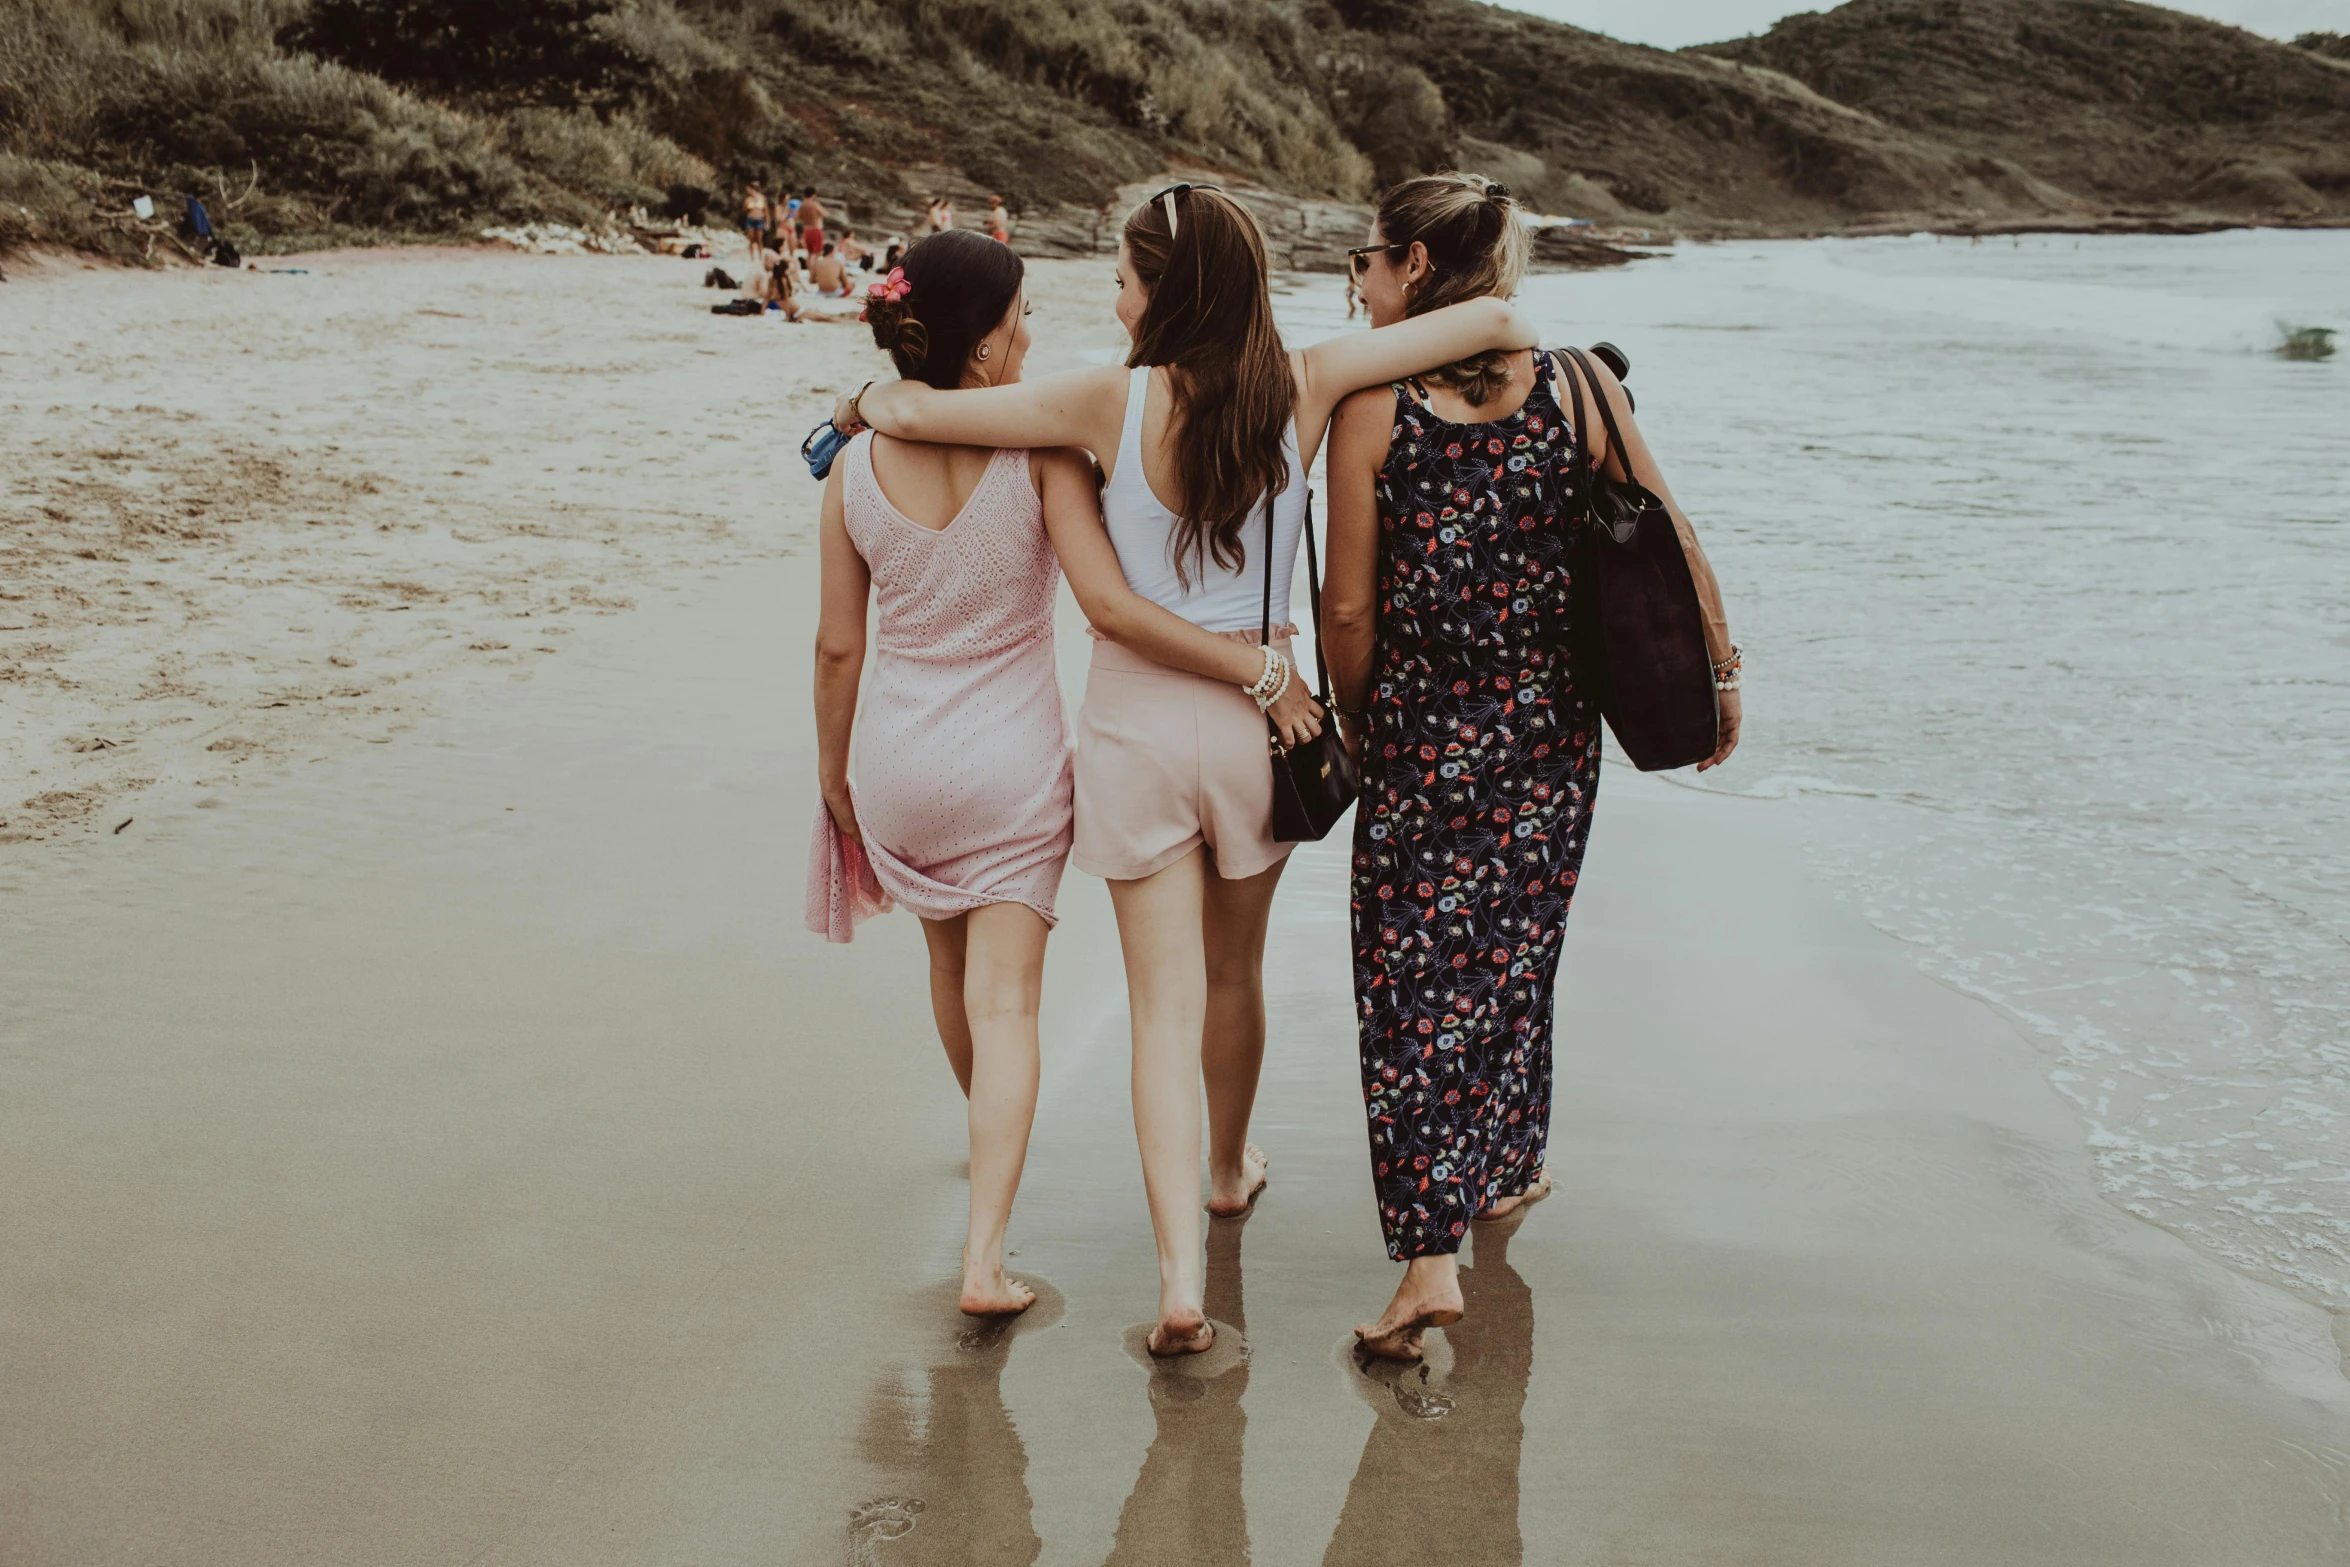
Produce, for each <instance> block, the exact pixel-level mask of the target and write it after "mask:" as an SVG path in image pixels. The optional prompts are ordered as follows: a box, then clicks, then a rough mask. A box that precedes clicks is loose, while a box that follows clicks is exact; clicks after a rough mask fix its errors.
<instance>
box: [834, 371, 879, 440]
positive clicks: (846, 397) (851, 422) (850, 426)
mask: <svg viewBox="0 0 2350 1567" xmlns="http://www.w3.org/2000/svg"><path fill="white" fill-rule="evenodd" d="M872 384H873V383H872V382H870V381H868V382H866V383H865V385H864V386H860V387H858V388H857V389H856V390H855V391H853V392H843V393H842V394H841V398H840V401H839V402H837V403H835V404H833V405H832V427H833V428H834V429H835V430H838V431H839V432H840V433H841V434H843V435H855V434H856V433H857V432H858V431H859V430H862V429H863V428H865V421H864V420H863V419H860V418H858V417H857V399H858V398H860V397H862V396H864V395H865V390H866V387H870V386H871V385H872Z"/></svg>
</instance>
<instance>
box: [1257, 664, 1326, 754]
mask: <svg viewBox="0 0 2350 1567" xmlns="http://www.w3.org/2000/svg"><path fill="white" fill-rule="evenodd" d="M1265 716H1266V717H1267V718H1270V719H1271V720H1273V727H1274V728H1276V729H1278V730H1280V731H1281V743H1282V744H1283V745H1285V746H1300V745H1304V744H1305V743H1306V742H1307V741H1308V740H1311V739H1313V738H1314V737H1315V736H1316V735H1318V734H1320V733H1321V732H1322V704H1321V703H1319V702H1317V701H1315V700H1314V698H1313V695H1312V693H1311V692H1309V691H1307V690H1306V682H1305V677H1304V676H1302V675H1300V674H1298V673H1297V672H1296V671H1295V670H1291V671H1290V675H1289V689H1288V690H1286V691H1284V692H1282V693H1281V697H1280V699H1279V700H1278V701H1276V702H1275V703H1274V704H1273V705H1272V706H1271V707H1269V708H1267V709H1265Z"/></svg>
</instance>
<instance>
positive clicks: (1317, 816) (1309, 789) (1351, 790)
mask: <svg viewBox="0 0 2350 1567" xmlns="http://www.w3.org/2000/svg"><path fill="white" fill-rule="evenodd" d="M1305 536H1306V593H1307V597H1308V599H1309V601H1310V602H1311V603H1312V605H1313V612H1314V675H1315V678H1316V680H1317V682H1318V685H1317V688H1316V690H1315V693H1314V694H1315V697H1316V699H1317V700H1319V701H1320V702H1321V704H1322V714H1323V718H1322V732H1321V733H1320V734H1319V735H1317V736H1315V737H1314V738H1313V739H1311V740H1308V741H1307V742H1306V743H1305V744H1303V745H1296V746H1285V745H1283V744H1282V743H1281V731H1280V729H1279V728H1278V727H1277V726H1276V725H1275V724H1274V722H1273V720H1272V718H1271V716H1270V715H1268V716H1267V717H1266V719H1265V728H1266V730H1267V731H1268V732H1269V733H1270V735H1271V737H1272V739H1271V744H1272V749H1273V841H1274V842H1276V843H1312V842H1318V841H1320V840H1321V839H1323V838H1327V837H1328V836H1330V829H1331V828H1333V827H1335V826H1337V825H1338V819H1339V818H1340V817H1341V816H1344V815H1345V814H1346V808H1347V807H1348V806H1350V805H1352V804H1354V803H1355V795H1356V794H1357V793H1359V792H1360V791H1361V789H1362V779H1361V777H1360V776H1359V775H1358V774H1357V773H1356V771H1355V763H1354V758H1353V757H1351V756H1349V755H1347V754H1346V743H1345V741H1343V740H1341V739H1340V738H1339V735H1338V722H1337V719H1336V717H1335V716H1334V715H1335V714H1336V712H1337V709H1336V708H1334V707H1332V706H1331V705H1330V664H1329V661H1328V660H1327V659H1325V658H1324V657H1323V656H1322V562H1321V560H1320V558H1319V557H1318V556H1317V555H1316V554H1315V552H1314V492H1313V491H1311V490H1308V491H1306V521H1305ZM1260 634H1261V635H1262V637H1263V639H1264V645H1266V646H1268V647H1270V646H1271V645H1272V642H1273V498H1272V497H1271V496H1267V497H1266V498H1265V614H1264V626H1263V629H1262V631H1261V633H1260ZM1301 673H1302V672H1301V671H1299V670H1296V669H1292V670H1291V671H1290V673H1289V678H1290V679H1292V680H1296V679H1298V678H1300V676H1301Z"/></svg>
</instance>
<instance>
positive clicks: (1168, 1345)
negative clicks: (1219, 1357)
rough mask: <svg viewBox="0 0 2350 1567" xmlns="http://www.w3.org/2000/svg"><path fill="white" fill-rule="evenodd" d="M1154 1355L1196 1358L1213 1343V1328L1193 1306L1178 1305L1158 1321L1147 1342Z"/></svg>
mask: <svg viewBox="0 0 2350 1567" xmlns="http://www.w3.org/2000/svg"><path fill="white" fill-rule="evenodd" d="M1147 1342H1148V1345H1149V1348H1150V1352H1151V1353H1152V1354H1154V1355H1161V1356H1172V1355H1197V1354H1201V1353H1204V1352H1205V1351H1206V1350H1208V1349H1209V1348H1210V1347H1212V1346H1213V1345H1214V1344H1215V1342H1216V1325H1215V1324H1214V1323H1212V1322H1210V1321H1209V1320H1208V1317H1207V1313H1206V1312H1203V1311H1201V1310H1200V1309H1199V1308H1198V1307H1197V1306H1178V1307H1177V1308H1176V1309H1175V1310H1173V1311H1170V1312H1168V1313H1167V1314H1166V1315H1165V1316H1163V1317H1161V1318H1159V1325H1158V1326H1157V1327H1155V1328H1153V1329H1151V1336H1150V1338H1149V1340H1148V1341H1147Z"/></svg>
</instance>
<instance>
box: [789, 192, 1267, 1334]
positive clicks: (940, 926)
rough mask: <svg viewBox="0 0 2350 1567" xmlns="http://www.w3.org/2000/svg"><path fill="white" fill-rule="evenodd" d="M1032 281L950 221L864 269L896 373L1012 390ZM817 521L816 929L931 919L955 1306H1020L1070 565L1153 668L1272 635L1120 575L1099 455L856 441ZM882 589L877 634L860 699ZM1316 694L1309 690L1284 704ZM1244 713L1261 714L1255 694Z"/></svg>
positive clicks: (1093, 613)
mask: <svg viewBox="0 0 2350 1567" xmlns="http://www.w3.org/2000/svg"><path fill="white" fill-rule="evenodd" d="M1023 271H1024V269H1023V268H1022V266H1021V263H1020V258H1019V257H1018V256H1016V255H1014V254H1013V253H1012V252H1011V251H1009V250H1007V249H1006V248H1005V247H1003V246H1001V245H997V244H993V243H991V242H990V241H988V240H987V239H985V238H984V237H982V236H980V235H977V234H941V235H937V236H935V237H933V238H929V239H925V240H923V241H922V242H921V243H920V244H918V245H916V246H914V248H913V249H912V250H910V251H908V252H907V254H906V258H905V265H904V266H903V267H902V268H899V269H897V270H895V271H893V272H892V273H891V274H890V276H889V277H888V279H886V280H885V281H882V282H876V283H872V284H869V285H868V286H867V289H866V306H865V319H866V322H867V324H868V325H869V326H870V327H871V328H872V331H873V340H874V342H875V343H876V344H877V345H878V346H880V347H881V348H882V349H884V350H886V351H887V352H888V354H889V356H890V358H891V360H892V362H894V363H895V365H896V366H897V370H898V374H899V375H900V376H902V377H904V378H905V379H904V381H903V382H901V383H898V384H914V385H923V386H929V387H982V388H984V387H1003V386H1009V385H1011V384H1013V383H1015V382H1017V381H1018V380H1019V378H1020V368H1021V361H1022V360H1023V358H1024V357H1025V356H1026V354H1027V351H1028V324H1027V306H1026V301H1025V299H1024V298H1023V295H1022V291H1021V282H1022V276H1023ZM859 395H860V396H863V395H865V394H864V393H860V394H859ZM820 535H821V545H820V550H821V556H820V558H821V562H822V566H821V573H822V581H823V608H822V611H821V613H820V616H819V620H818V624H817V630H816V733H817V782H818V786H819V788H820V789H821V791H822V794H823V799H824V803H823V805H822V806H821V807H819V814H818V817H817V821H816V831H815V834H814V842H813V843H812V844H811V850H812V852H811V854H810V856H809V865H808V923H809V924H810V926H811V927H812V928H814V929H816V930H818V931H820V932H821V933H823V934H825V935H827V936H829V937H831V938H832V939H834V940H842V941H845V940H847V939H849V938H850V937H851V936H852V935H853V934H854V933H855V928H856V922H857V920H858V919H859V918H860V917H863V916H865V915H868V914H871V913H875V912H878V911H879V910H880V909H881V908H882V907H886V902H885V899H886V900H889V901H895V902H897V903H902V904H904V905H905V906H906V907H907V908H908V909H911V910H912V911H913V912H914V913H915V914H916V915H917V916H919V917H920V919H921V921H922V935H923V939H924V941H925V942H926V943H927V944H928V946H929V949H930V970H929V980H930V998H931V1009H932V1013H933V1015H934V1017H935V1018H936V1020H937V1024H938V1032H939V1039H940V1042H941V1043H942V1044H943V1045H945V1047H946V1052H947V1059H948V1062H949V1064H950V1065H951V1066H952V1067H953V1068H954V1072H955V1077H956V1079H957V1080H958V1081H959V1082H960V1083H961V1084H962V1087H963V1092H964V1094H965V1095H966V1096H967V1097H968V1099H969V1101H970V1109H969V1127H970V1139H971V1143H970V1150H971V1164H970V1203H971V1207H970V1222H969V1227H968V1229H967V1231H966V1234H965V1239H964V1242H963V1270H962V1271H963V1286H962V1300H961V1305H962V1309H963V1310H964V1311H965V1312H967V1313H969V1314H970V1315H972V1316H998V1315H1007V1314H1010V1313H1013V1312H1018V1311H1025V1310H1026V1309H1027V1308H1028V1307H1029V1306H1030V1305H1032V1304H1034V1303H1035V1300H1036V1294H1035V1291H1033V1290H1032V1289H1030V1288H1029V1287H1028V1286H1027V1285H1026V1284H1024V1283H1022V1282H1021V1281H1020V1280H1018V1279H1016V1278H1012V1277H1009V1276H1007V1275H1006V1274H1005V1272H1004V1266H1003V1238H1004V1226H1005V1223H1006V1221H1007V1220H1008V1219H1009V1218H1010V1215H1011V1211H1012V1202H1013V1198H1014V1196H1015V1195H1016V1194H1017V1192H1018V1190H1019V1185H1020V1169H1021V1165H1022V1164H1023V1162H1024V1161H1025V1160H1026V1158H1027V1148H1028V1135H1029V1129H1030V1127H1031V1125H1032V1124H1033V1122H1034V1119H1035V1115H1036V1094H1037V1075H1038V1072H1037V1064H1038V1063H1037V1009H1038V1003H1039V1001H1040V999H1041V997H1042V993H1043V988H1044V982H1043V971H1044V955H1045V938H1046V935H1047V933H1048V932H1049V931H1050V929H1051V928H1052V925H1053V922H1054V919H1055V914H1054V902H1055V899H1056V897H1057V895H1058V892H1059V889H1060V884H1061V876H1062V871H1063V868H1064V867H1065V866H1066V865H1067V863H1068V859H1069V848H1070V840H1071V812H1072V800H1071V794H1072V780H1071V768H1070V759H1069V726H1068V719H1067V717H1066V715H1065V713H1064V712H1063V710H1062V706H1061V686H1060V679H1059V676H1058V674H1057V672H1056V668H1055V661H1054V654H1053V601H1054V599H1055V598H1056V596H1057V593H1058V587H1059V579H1060V577H1061V576H1062V574H1063V573H1064V572H1065V573H1066V574H1067V576H1068V579H1069V586H1070V588H1071V590H1072V591H1073V592H1074V593H1075V594H1076V597H1077V604H1078V607H1079V608H1080V609H1081V610H1083V611H1084V612H1085V618H1086V620H1087V622H1088V623H1089V624H1090V625H1091V626H1092V628H1093V629H1094V630H1095V631H1096V632H1098V633H1100V634H1101V635H1102V636H1105V637H1114V638H1116V639H1118V641H1119V642H1120V643H1122V644H1124V645H1127V646H1130V647H1132V648H1133V649H1135V652H1134V654H1133V655H1131V656H1135V657H1146V658H1148V659H1151V660H1153V661H1154V663H1153V665H1152V667H1153V668H1168V669H1170V672H1172V670H1174V669H1181V670H1186V671H1190V672H1191V674H1189V675H1186V676H1184V677H1182V678H1187V679H1188V678H1193V677H1195V676H1204V677H1206V678H1207V679H1210V680H1213V681H1216V682H1218V683H1223V684H1227V685H1229V684H1230V683H1233V682H1237V681H1243V680H1252V679H1255V678H1256V676H1257V673H1258V671H1259V670H1260V669H1261V668H1262V664H1261V662H1260V660H1259V658H1258V656H1257V653H1256V650H1255V649H1253V648H1249V647H1245V646H1243V645H1242V644H1240V643H1238V642H1235V641H1233V640H1231V639H1229V638H1226V637H1220V636H1217V635H1215V634H1214V633H1212V632H1208V631H1203V630H1201V629H1200V628H1199V627H1198V626H1196V625H1194V624H1192V623H1191V622H1189V621H1188V620H1185V619H1182V618H1180V617H1178V616H1176V615H1174V614H1172V613H1170V612H1168V611H1167V610H1165V609H1162V608H1160V607H1159V606H1158V605H1156V604H1153V603H1151V602H1150V601H1148V600H1147V599H1145V598H1143V597H1142V596H1141V595H1140V594H1138V593H1136V592H1135V591H1134V590H1133V589H1132V588H1130V587H1128V586H1127V583H1126V577H1125V574H1124V572H1123V571H1122V570H1121V569H1120V567H1119V565H1118V555H1117V551H1116V549H1115V548H1114V547H1113V546H1112V545H1111V543H1110V539H1109V535H1108V533H1107V532H1106V531H1105V529H1104V527H1103V524H1102V516H1101V509H1100V500H1099V496H1098V493H1097V492H1096V490H1095V488H1094V477H1093V465H1092V463H1091V462H1090V461H1088V460H1087V458H1086V456H1085V454H1084V453H1082V452H1076V451H1069V450H1054V449H1043V450H1035V451H1029V450H1022V449H1019V448H1003V449H997V450H977V449H974V448H972V447H969V446H941V445H934V444H930V443H927V442H922V441H911V440H906V441H901V440H896V439H893V438H891V437H889V436H885V435H879V434H873V433H866V434H861V435H858V436H857V437H856V438H855V439H854V440H852V441H850V442H849V443H848V445H847V447H846V448H845V449H844V450H843V451H842V453H841V455H840V460H839V461H838V462H836V463H835V464H834V465H833V469H832V474H831V477H830V478H829V479H828V480H827V481H826V485H825V490H824V502H823V511H822V520H821V523H820ZM869 604H870V605H871V606H872V607H873V608H874V609H876V610H878V612H879V615H880V625H879V626H878V627H877V628H876V630H875V635H874V636H873V639H872V642H873V646H874V648H875V650H876V651H875V655H874V663H873V668H872V679H871V681H870V683H869V684H870V689H868V690H866V691H865V692H864V698H865V700H864V704H863V709H862V711H860V710H859V705H858V696H859V689H858V688H859V686H860V684H864V683H866V682H865V681H864V672H865V658H866V645H867V641H866V622H867V611H868V605H869ZM1234 695H1236V696H1237V695H1238V693H1237V692H1235V693H1234ZM1242 700H1243V701H1244V702H1245V700H1246V699H1245V698H1242ZM1304 705H1305V698H1304V695H1303V692H1302V691H1300V692H1299V693H1298V694H1297V695H1296V696H1295V697H1294V698H1293V699H1292V701H1291V702H1290V704H1289V706H1288V708H1287V709H1284V712H1285V713H1288V712H1291V711H1302V709H1303V707H1304ZM1249 717H1250V719H1251V721H1252V722H1254V721H1257V720H1256V713H1255V710H1254V709H1253V708H1251V709H1250V712H1249ZM1262 733H1263V732H1262V730H1261V728H1260V729H1259V730H1258V737H1257V738H1256V739H1255V741H1254V749H1255V751H1256V762H1257V765H1258V767H1259V768H1260V769H1261V768H1263V766H1264V765H1265V764H1264V756H1263V747H1264V743H1265V742H1264V740H1263V738H1262ZM852 739H853V741H854V749H855V761H856V779H855V782H854V783H853V784H852V783H851V781H850V777H849V763H850V751H851V742H852ZM942 758H952V765H950V766H942V765H941V760H942ZM1193 1043H1194V1049H1196V1048H1197V1041H1196V1039H1195V1040H1194V1042H1193ZM1197 1091H1198V1090H1197V1089H1196V1087H1195V1088H1194V1089H1193V1093H1194V1094H1195V1095H1196V1094H1197ZM909 1130H910V1128H909ZM1194 1162H1195V1164H1196V1154H1195V1156H1194Z"/></svg>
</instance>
